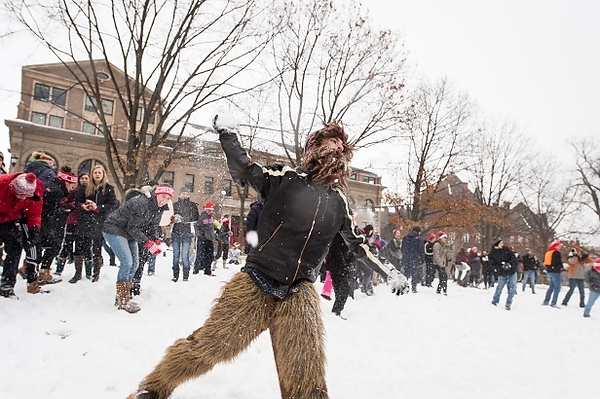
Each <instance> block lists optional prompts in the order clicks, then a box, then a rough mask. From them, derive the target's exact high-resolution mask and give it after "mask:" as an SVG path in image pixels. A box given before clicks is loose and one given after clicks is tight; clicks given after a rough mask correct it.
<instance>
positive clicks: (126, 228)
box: [80, 191, 169, 243]
mask: <svg viewBox="0 0 600 399" xmlns="http://www.w3.org/2000/svg"><path fill="white" fill-rule="evenodd" d="M168 208H169V207H168V205H165V206H163V207H162V208H159V207H158V203H157V202H156V195H155V194H154V191H152V192H151V193H150V197H147V196H145V195H138V196H136V197H134V198H132V199H130V200H129V201H126V202H125V203H124V204H123V205H121V206H120V207H119V208H118V209H117V210H116V211H114V212H112V213H111V214H110V215H108V217H107V218H106V220H105V222H104V227H103V229H102V231H103V232H104V233H107V234H114V235H117V236H121V237H125V238H127V239H128V240H130V241H137V242H138V243H144V242H146V241H147V240H155V239H157V238H159V237H160V227H159V224H160V219H161V217H162V213H163V211H165V210H167V209H168ZM80 217H81V216H80Z"/></svg>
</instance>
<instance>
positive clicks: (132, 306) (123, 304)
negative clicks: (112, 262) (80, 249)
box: [115, 281, 141, 397]
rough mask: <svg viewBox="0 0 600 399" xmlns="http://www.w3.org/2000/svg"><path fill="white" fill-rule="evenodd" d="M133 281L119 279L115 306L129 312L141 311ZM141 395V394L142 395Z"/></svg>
mask: <svg viewBox="0 0 600 399" xmlns="http://www.w3.org/2000/svg"><path fill="white" fill-rule="evenodd" d="M130 291H131V281H117V299H116V301H115V306H116V307H117V308H118V309H123V310H124V311H126V312H127V313H136V312H139V310H140V306H139V305H138V304H137V303H135V302H132V301H131V294H130ZM140 397H141V396H140Z"/></svg>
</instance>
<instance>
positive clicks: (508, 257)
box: [488, 246, 517, 276]
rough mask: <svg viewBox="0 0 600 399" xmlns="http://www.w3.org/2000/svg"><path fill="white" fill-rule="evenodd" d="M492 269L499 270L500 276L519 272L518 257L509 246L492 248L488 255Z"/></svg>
mask: <svg viewBox="0 0 600 399" xmlns="http://www.w3.org/2000/svg"><path fill="white" fill-rule="evenodd" d="M488 259H489V265H490V267H491V268H492V270H497V271H498V274H499V275H500V276H510V275H511V274H513V273H516V272H517V258H516V256H515V253H514V252H513V251H511V250H510V249H509V248H508V247H506V246H505V247H502V248H492V250H491V251H490V253H489V255H488Z"/></svg>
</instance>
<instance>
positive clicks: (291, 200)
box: [219, 130, 389, 285]
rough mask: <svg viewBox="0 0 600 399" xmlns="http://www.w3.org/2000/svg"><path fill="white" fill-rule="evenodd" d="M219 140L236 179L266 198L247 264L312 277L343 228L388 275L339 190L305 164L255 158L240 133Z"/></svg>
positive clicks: (285, 279)
mask: <svg viewBox="0 0 600 399" xmlns="http://www.w3.org/2000/svg"><path fill="white" fill-rule="evenodd" d="M219 140H220V142H221V147H222V148H223V151H224V152H225V155H226V157H227V166H228V167H229V172H230V173H231V177H232V178H233V180H234V181H235V182H236V183H238V184H241V185H242V186H245V185H250V186H251V187H252V188H253V189H254V190H256V191H257V192H258V193H259V194H260V196H261V198H262V199H263V200H264V208H263V211H262V213H261V215H260V218H259V219H258V229H257V233H258V246H257V247H256V248H253V249H252V250H251V251H250V254H249V255H248V258H247V260H246V267H250V268H252V269H255V270H258V271H259V272H260V273H263V274H264V275H266V276H267V277H270V278H272V279H274V280H277V281H279V282H281V283H284V284H288V285H291V284H292V283H295V282H296V281H299V280H309V281H311V282H314V281H315V280H316V278H317V276H318V275H319V269H320V267H321V263H322V262H323V259H324V258H325V255H326V254H327V251H328V248H329V244H330V243H331V240H332V239H333V237H334V236H335V235H336V234H338V233H339V234H341V236H342V238H343V239H344V242H345V243H346V245H348V246H349V247H350V248H351V249H353V250H355V251H359V252H362V254H363V255H365V258H367V259H369V264H370V266H371V267H372V268H373V269H374V270H375V271H377V272H379V273H381V274H382V275H384V276H387V274H388V272H389V271H388V270H387V269H383V266H382V265H381V263H380V262H379V261H378V260H377V259H376V258H375V257H374V256H373V255H372V254H371V252H370V251H369V248H368V246H367V245H366V244H365V237H364V236H362V235H358V234H357V233H356V232H355V230H354V228H353V226H354V223H353V221H352V217H351V214H350V209H349V204H348V199H347V198H346V196H345V195H344V193H343V192H342V191H341V190H339V189H334V188H331V187H328V186H325V185H322V184H319V183H316V182H314V181H313V180H312V179H311V176H310V173H309V172H307V171H304V170H302V169H301V168H296V169H292V168H290V167H287V166H284V167H283V168H280V167H269V166H261V165H259V164H257V163H255V162H252V161H251V160H250V157H249V156H248V155H247V154H246V152H245V151H244V150H243V149H242V147H241V145H240V143H239V141H238V139H237V135H236V134H232V133H231V132H229V131H227V130H224V131H221V132H220V134H219ZM255 281H256V280H255Z"/></svg>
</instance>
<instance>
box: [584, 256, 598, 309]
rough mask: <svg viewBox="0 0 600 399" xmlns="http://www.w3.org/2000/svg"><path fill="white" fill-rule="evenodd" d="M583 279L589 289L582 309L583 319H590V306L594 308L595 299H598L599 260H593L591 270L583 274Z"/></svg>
mask: <svg viewBox="0 0 600 399" xmlns="http://www.w3.org/2000/svg"><path fill="white" fill-rule="evenodd" d="M583 278H584V280H585V282H586V283H588V286H589V289H590V295H589V298H588V301H587V303H586V304H585V308H584V309H583V317H590V311H591V310H592V306H594V303H595V302H596V299H598V297H600V258H596V259H595V260H594V263H593V264H592V268H591V269H589V270H588V271H586V272H585V274H584V277H583Z"/></svg>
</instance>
